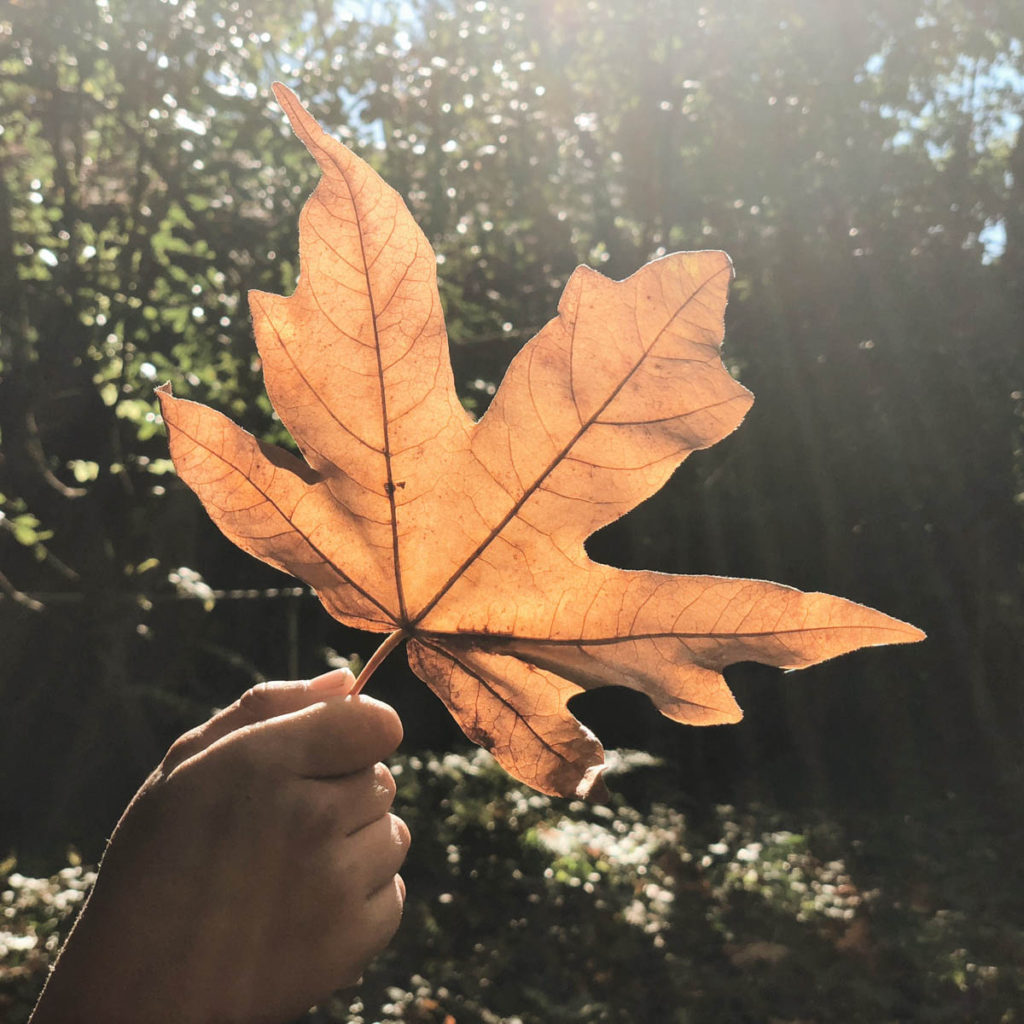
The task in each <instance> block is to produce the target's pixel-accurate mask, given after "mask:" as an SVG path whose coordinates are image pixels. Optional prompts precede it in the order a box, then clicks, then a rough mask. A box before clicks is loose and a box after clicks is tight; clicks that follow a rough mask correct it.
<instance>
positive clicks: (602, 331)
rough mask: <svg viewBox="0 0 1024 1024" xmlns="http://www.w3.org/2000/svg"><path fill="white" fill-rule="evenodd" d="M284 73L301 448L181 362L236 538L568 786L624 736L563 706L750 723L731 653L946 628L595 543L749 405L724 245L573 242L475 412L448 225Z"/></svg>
mask: <svg viewBox="0 0 1024 1024" xmlns="http://www.w3.org/2000/svg"><path fill="white" fill-rule="evenodd" d="M275 92H276V94H277V97H278V99H279V101H280V102H281V104H282V106H283V107H284V109H285V111H286V112H287V114H288V117H289V119H290V120H291V123H292V126H293V128H294V130H295V132H296V134H297V135H298V136H299V138H300V139H301V140H302V141H303V143H305V145H306V147H307V149H308V150H309V151H310V153H312V155H313V156H314V157H315V158H316V160H317V162H318V163H319V165H320V168H321V170H322V172H323V177H322V179H321V181H320V183H319V185H318V186H317V188H316V190H315V191H314V193H313V195H312V196H311V198H310V199H309V201H308V202H307V204H306V206H305V207H304V209H303V211H302V215H301V219H300V257H301V277H300V279H299V283H298V286H297V287H296V289H295V292H294V294H293V295H291V296H288V297H282V296H280V295H271V294H267V293H264V292H253V293H251V294H250V304H251V308H252V317H253V323H254V326H255V331H256V340H257V343H258V345H259V351H260V355H261V356H262V360H263V372H264V376H265V381H266V387H267V391H268V393H269V395H270V398H271V401H272V402H273V404H274V407H275V409H276V410H277V412H278V414H279V415H280V417H281V419H282V421H283V422H284V423H285V425H286V426H287V427H288V429H289V430H290V431H291V433H292V435H293V437H294V438H295V441H296V442H297V444H298V446H299V448H300V449H301V452H302V456H303V459H299V458H297V457H295V456H293V455H291V454H289V453H288V452H285V451H283V450H280V449H278V448H274V447H272V446H270V445H267V444H264V443H262V442H260V441H258V440H256V438H254V437H252V436H251V435H250V434H248V433H246V432H244V431H243V430H241V429H240V428H239V427H237V426H236V425H235V424H234V423H232V422H231V421H230V420H228V419H226V418H225V417H224V416H222V415H220V414H219V413H217V412H214V411H213V410H211V409H209V408H207V407H205V406H202V405H197V404H195V403H193V402H186V401H182V400H179V399H175V398H174V397H173V396H172V395H171V392H170V388H169V386H167V385H164V387H162V388H161V389H159V391H160V400H161V403H162V406H163V415H164V419H165V421H166V423H167V425H168V428H169V431H170V443H171V452H172V455H173V458H174V463H175V466H176V468H177V471H178V473H179V475H180V476H181V477H182V478H183V479H184V480H185V481H186V482H187V483H188V484H189V486H191V487H192V489H193V490H194V491H195V492H196V493H197V494H198V495H199V497H200V499H201V500H202V502H203V504H204V505H205V506H206V508H207V510H208V512H209V514H210V516H211V517H212V518H213V520H214V522H216V524H217V525H218V526H219V527H220V529H221V530H222V531H223V532H224V533H225V534H226V535H227V536H228V537H229V538H230V539H231V540H232V541H234V542H235V543H236V544H237V545H238V546H239V547H241V548H243V549H244V550H245V551H248V552H250V553H251V554H253V555H256V556H257V557H258V558H261V559H263V560H264V561H266V562H269V563H270V564H271V565H274V566H277V567H278V568H279V569H283V570H285V571H286V572H290V573H293V574H294V575H296V576H299V577H301V578H302V579H303V580H305V581H306V582H308V583H309V584H310V585H311V586H312V587H314V588H315V589H316V591H317V593H318V594H319V596H320V599H321V600H322V601H323V603H324V605H325V606H326V607H327V609H328V610H329V611H330V613H331V614H332V615H333V616H335V618H337V619H339V620H340V621H341V622H344V623H346V624H347V625H350V626H354V627H357V628H360V629H366V630H372V631H375V632H388V633H391V634H392V635H391V637H390V638H389V640H388V641H387V642H386V643H385V644H384V645H383V646H382V648H381V649H380V650H379V651H378V655H380V656H383V654H385V653H387V652H388V651H390V650H391V649H392V648H393V647H394V646H395V645H396V644H397V643H398V642H400V641H402V640H405V641H407V644H408V656H409V661H410V664H411V665H412V668H413V670H414V671H415V672H416V674H417V675H418V676H419V677H420V678H421V679H423V680H424V681H425V682H426V683H427V684H428V685H429V686H430V687H431V688H432V689H433V690H434V692H435V693H437V695H438V696H439V697H440V698H441V699H442V700H443V701H444V702H445V703H446V704H447V705H448V707H449V708H450V709H451V711H452V714H453V715H454V716H455V717H456V719H457V720H458V722H459V724H460V725H461V727H462V729H463V730H464V731H465V733H466V735H467V736H469V737H470V739H472V740H474V741H475V742H477V743H480V744H482V745H483V746H485V747H487V749H489V750H490V751H491V752H492V753H493V754H494V756H495V757H496V758H497V759H498V761H499V762H500V763H501V764H502V765H503V766H504V767H505V768H506V769H507V770H508V771H509V772H510V773H512V774H513V775H515V776H516V777H517V778H519V779H521V780H522V781H523V782H526V783H528V784H529V785H531V786H533V787H535V788H536V789H539V790H541V791H543V792H545V793H556V794H562V795H572V794H575V795H579V796H587V795H590V796H597V795H598V794H599V793H600V792H601V791H602V790H603V783H602V782H601V780H600V773H601V770H602V768H603V766H604V765H603V760H604V758H603V750H602V748H601V745H600V744H599V743H598V741H597V739H596V738H595V737H594V736H593V734H592V733H591V732H590V731H589V730H587V729H586V728H585V727H584V726H582V725H581V724H580V723H579V722H578V721H577V720H576V718H575V717H574V716H573V715H572V714H571V713H570V711H569V709H568V707H567V706H566V702H567V701H568V700H569V698H571V697H572V696H573V695H575V694H577V693H580V692H582V691H583V690H587V689H591V688H594V687H599V686H609V685H621V686H629V687H632V688H634V689H636V690H640V691H642V692H644V693H646V694H647V695H648V696H649V697H650V698H651V700H652V701H654V703H655V704H656V706H657V707H658V709H659V710H660V711H661V712H662V713H663V714H665V715H667V716H668V717H669V718H671V719H674V720H675V721H677V722H684V723H687V724H692V725H714V724H720V723H726V722H736V721H738V720H739V719H740V717H741V712H740V709H739V707H738V706H737V704H736V702H735V700H734V699H733V696H732V694H731V693H730V691H729V688H728V687H727V686H726V683H725V680H724V679H723V677H722V669H723V668H724V667H725V666H726V665H730V664H733V663H735V662H738V661H757V662H762V663H765V664H769V665H776V666H779V667H782V668H802V667H804V666H807V665H812V664H814V663H816V662H819V661H822V660H824V659H826V658H830V657H834V656H835V655H838V654H842V653H844V652H847V651H851V650H854V649H856V648H858V647H864V646H868V645H876V644H886V643H906V642H910V641H914V640H919V639H921V638H922V637H923V634H922V633H921V632H920V631H919V630H917V629H915V628H914V627H913V626H910V625H907V624H906V623H903V622H900V621H898V620H896V619H893V618H890V617H889V616H887V615H883V614H882V613H880V612H877V611H873V610H871V609H869V608H865V607H864V606H862V605H858V604H854V603H853V602H850V601H846V600H843V599H841V598H837V597H829V596H827V595H825V594H807V593H802V592H800V591H797V590H793V589H791V588H789V587H784V586H780V585H778V584H774V583H765V582H761V581H752V580H736V579H725V578H718V577H709V576H671V575H664V574H661V573H656V572H643V571H626V570H622V569H615V568H611V567H609V566H606V565H600V564H597V563H595V562H593V561H591V560H590V559H589V558H588V557H587V555H586V553H585V551H584V541H585V540H586V538H587V537H588V536H590V534H592V533H593V532H594V531H595V530H597V529H599V528H600V527H602V526H604V525H606V524H607V523H610V522H612V521H613V520H615V519H617V518H618V517H620V516H621V515H623V514H624V513H626V512H627V511H629V510H630V509H631V508H633V507H634V506H635V505H637V504H638V503H639V502H640V501H642V500H644V499H645V498H647V497H649V496H650V495H651V494H653V493H654V492H655V491H657V490H658V488H660V487H661V486H662V484H664V483H665V481H666V480H667V479H668V477H669V476H670V475H671V473H672V472H673V471H674V470H675V468H676V467H677V466H678V465H679V463H680V462H681V461H682V460H683V459H684V458H685V457H686V456H687V455H688V454H689V453H690V452H691V451H693V450H695V449H698V448H706V447H708V446H709V445H712V444H714V443H715V442H716V441H718V440H720V439H721V438H723V437H725V436H726V435H727V434H729V433H730V432H731V431H732V430H734V429H735V428H736V426H738V424H739V423H740V421H741V420H742V419H743V416H744V414H745V413H746V411H747V409H748V408H749V407H750V404H751V402H752V397H751V395H750V393H749V392H748V391H747V390H746V389H744V388H743V387H741V386H740V385H739V384H738V383H736V381H735V380H733V378H732V377H731V376H730V375H729V373H728V372H727V371H726V369H725V367H724V366H723V365H722V362H721V359H720V355H719V347H720V345H721V341H722V335H723V314H724V310H725V303H726V292H727V287H728V284H729V281H730V279H731V277H732V266H731V263H730V262H729V259H728V257H727V256H726V255H725V254H724V253H721V252H690V253H675V254H673V255H670V256H666V257H664V258H662V259H659V260H656V261H655V262H653V263H650V264H648V265H647V266H645V267H643V268H642V269H640V270H639V271H637V272H636V273H635V274H633V276H632V277H629V278H627V279H626V280H624V281H611V280H608V279H607V278H605V277H603V276H602V275H600V274H598V273H596V272H595V271H593V270H589V269H587V268H585V267H581V268H579V269H577V270H576V271H575V273H574V274H573V275H572V277H571V278H570V280H569V283H568V285H567V286H566V289H565V292H564V294H563V296H562V299H561V302H560V303H559V306H558V315H557V316H556V317H555V318H554V319H553V320H552V321H550V323H548V324H547V325H546V326H545V327H544V328H543V329H542V330H541V331H540V333H539V334H537V336H536V337H534V338H533V339H532V340H531V341H530V342H529V343H528V344H527V345H525V346H524V347H523V349H522V350H521V351H520V353H519V354H518V355H517V357H516V358H515V360H514V361H513V362H512V365H511V366H510V367H509V370H508V373H507V374H506V376H505V379H504V380H503V381H502V384H501V387H500V388H499V389H498V392H497V394H496V395H495V396H494V399H493V401H492V403H491V405H490V407H489V408H488V410H487V412H486V413H485V415H484V416H483V417H482V418H481V419H480V420H479V422H475V421H474V420H473V418H472V417H471V416H470V415H469V414H468V413H467V412H466V411H465V410H464V409H463V407H462V405H461V404H460V402H459V399H458V396H457V395H456V392H455V387H454V383H453V380H452V372H451V366H450V361H449V353H448V342H447V337H446V334H445V326H444V320H443V317H442V312H441V304H440V300H439V297H438V292H437V286H436V278H435V272H436V261H435V257H434V253H433V252H432V250H431V248H430V245H429V244H428V242H427V240H426V237H425V236H424V235H423V233H422V232H421V231H420V230H419V228H418V227H417V226H416V224H415V222H414V221H413V219H412V217H411V215H410V214H409V212H408V210H407V209H406V207H405V205H404V203H403V202H402V200H401V198H400V197H399V196H398V195H397V193H395V192H394V191H393V190H392V189H391V188H389V187H388V186H387V185H386V184H385V183H384V182H383V181H382V180H381V179H380V178H379V177H378V176H377V174H376V173H375V172H374V171H373V170H372V169H371V168H370V167H369V166H368V165H367V164H365V163H363V162H362V161H361V160H360V159H359V158H358V157H356V156H355V155H354V154H353V153H351V152H350V151H349V150H348V149H346V148H345V147H344V146H343V145H341V143H339V142H337V141H335V140H334V139H332V138H330V137H329V136H327V135H326V134H325V133H324V132H323V131H322V130H321V129H320V127H319V126H318V125H317V123H316V122H315V121H314V120H313V118H312V117H311V116H310V115H309V114H308V113H307V112H306V111H305V110H304V109H303V108H302V106H301V105H300V104H299V102H298V100H297V99H296V98H295V96H294V95H293V94H292V93H291V92H289V91H288V90H287V89H285V88H284V87H282V86H276V87H275ZM379 660H380V658H379V657H378V656H377V655H375V657H374V659H372V660H371V664H370V665H368V669H369V670H371V671H372V668H373V667H375V666H376V664H378V663H379ZM364 675H365V673H364Z"/></svg>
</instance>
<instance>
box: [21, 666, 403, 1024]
mask: <svg viewBox="0 0 1024 1024" xmlns="http://www.w3.org/2000/svg"><path fill="white" fill-rule="evenodd" d="M353 685H354V680H353V678H352V675H351V673H349V672H348V671H347V670H340V671H335V672H329V673H327V674H326V675H323V676H320V677H318V678H317V679H314V680H312V681H311V682H308V683H307V682H291V683H268V684H263V685H261V686H257V687H255V688H254V689H252V690H249V691H248V692H247V693H245V694H244V695H243V696H242V697H241V699H240V700H238V701H237V702H236V703H235V704H233V705H232V706H231V707H229V708H226V709H225V710H224V711H221V712H220V713H218V714H217V715H215V716H214V717H213V718H211V719H210V720H209V721H208V722H206V723H205V724H204V725H202V726H200V727H198V728H197V729H194V730H192V731H191V732H189V733H186V734H185V735H184V736H182V737H181V738H180V739H179V740H177V741H176V742H175V743H174V745H173V746H172V747H171V748H170V750H169V751H168V753H167V756H166V757H165V758H164V760H163V762H162V763H161V764H160V766H159V767H158V768H157V769H156V771H154V773H153V774H152V775H151V776H150V778H149V779H148V780H147V781H146V783H145V784H144V785H143V786H142V788H141V789H140V790H139V792H138V793H137V794H136V796H135V797H134V799H133V800H132V802H131V803H130V804H129V805H128V808H127V810H126V811H125V813H124V815H123V816H122V818H121V821H120V822H119V823H118V825H117V828H116V829H115V831H114V834H113V836H112V838H111V840H110V844H109V846H108V848H107V851H106V854H105V855H104V857H103V860H102V862H101V864H100V871H99V875H98V878H97V881H96V885H95V887H94V890H93V892H92V894H91V896H90V897H89V900H88V902H87V903H86V905H85V908H84V909H83V911H82V913H81V916H80V918H79V920H78V922H77V924H76V925H75V928H74V930H73V931H72V934H71V936H70V938H69V939H68V942H67V944H66V945H65V948H64V950H63V951H62V952H61V955H60V957H59V958H58V960H57V964H56V967H55V968H54V972H53V974H52V975H51V978H50V980H49V982H48V983H47V986H46V988H45V989H44V991H43V995H42V997H41V999H40V1002H39V1005H38V1006H37V1007H36V1012H35V1014H34V1015H33V1017H32V1024H51V1022H60V1024H72V1022H82V1024H85V1022H93V1021H95V1022H101V1021H102V1022H105V1024H106V1022H109V1024H117V1022H120V1021H133V1022H139V1021H146V1022H152V1024H158V1022H161V1021H169V1022H170V1021H173V1022H175V1024H193V1022H194V1024H199V1022H213V1021H218V1022H220V1021H239V1022H241V1021H246V1022H250V1021H260V1022H268V1024H269V1022H279V1021H285V1020H288V1019H290V1018H293V1017H295V1016H298V1015H299V1014H301V1013H303V1012H304V1011H305V1010H306V1009H308V1008H309V1006H310V1005H312V1004H313V1003H315V1002H316V1001H317V1000H319V999H322V998H323V997H325V996H327V995H328V994H329V993H330V992H331V991H333V990H334V989H335V988H337V987H339V986H343V985H347V984H353V983H355V982H356V981H357V980H358V978H359V976H360V974H361V973H362V970H363V968H364V967H365V965H366V963H367V962H368V961H369V960H370V959H371V958H372V957H373V956H374V955H375V954H376V953H378V952H379V951H380V950H381V949H383V947H384V946H385V945H386V944H387V943H388V941H389V940H390V939H391V937H392V935H393V934H394V932H395V930H396V929H397V927H398V922H399V919H400V917H401V912H402V904H403V900H404V898H405V887H404V885H403V883H402V880H401V878H400V877H399V876H398V875H397V871H398V869H399V867H400V866H401V863H402V861H403V859H404V858H405V854H406V850H407V849H408V845H409V833H408V830H407V829H406V827H405V824H404V823H403V822H402V821H401V819H399V818H397V817H395V816H394V815H392V814H389V813H388V810H389V808H390V806H391V802H392V800H393V799H394V794H395V784H394V780H393V779H392V777H391V773H390V772H389V771H388V770H387V768H386V767H385V766H384V765H382V764H379V763H377V762H378V761H379V760H380V759H381V758H383V757H386V756H387V755H388V754H390V753H391V752H392V751H393V750H394V749H395V748H396V747H397V746H398V744H399V742H400V740H401V737H402V727H401V723H400V722H399V719H398V716H397V715H396V714H395V712H394V711H393V710H392V709H391V708H389V707H388V706H387V705H385V704H381V703H380V702H378V701H375V700H372V699H371V698H368V697H363V696H359V697H351V698H350V697H347V696H346V695H347V694H348V693H349V691H350V690H351V688H352V686H353Z"/></svg>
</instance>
